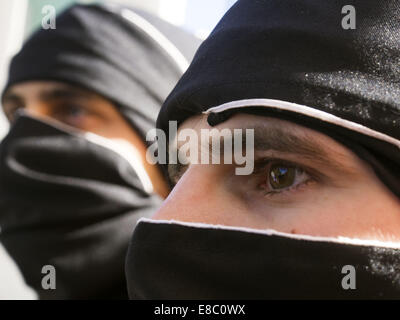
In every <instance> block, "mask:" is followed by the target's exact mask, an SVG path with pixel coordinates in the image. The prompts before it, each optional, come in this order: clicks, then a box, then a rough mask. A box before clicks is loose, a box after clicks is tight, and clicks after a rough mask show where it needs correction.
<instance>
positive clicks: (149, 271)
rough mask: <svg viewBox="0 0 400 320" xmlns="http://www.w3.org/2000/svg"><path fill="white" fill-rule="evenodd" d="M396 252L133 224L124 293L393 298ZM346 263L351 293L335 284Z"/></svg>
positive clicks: (398, 272)
mask: <svg viewBox="0 0 400 320" xmlns="http://www.w3.org/2000/svg"><path fill="white" fill-rule="evenodd" d="M399 251H400V250H399V249H390V248H384V247H375V246H360V245H351V244H342V243H334V242H324V241H310V240H299V239H291V238H287V237H283V236H278V235H263V234H256V233H249V232H242V231H234V230H226V229H212V228H197V227H190V226H182V225H177V224H163V223H161V224H160V223H148V222H140V223H139V224H138V226H137V227H136V229H135V233H134V236H133V238H132V242H131V244H130V248H129V251H128V256H127V268H126V270H127V279H128V290H129V296H130V298H132V299H399V298H400V258H399V257H400V252H399ZM178 257H179V259H177V258H178ZM346 265H352V266H354V268H355V275H356V276H355V287H356V289H347V290H345V289H344V288H343V286H342V281H343V278H344V277H345V276H346V275H348V274H349V272H348V271H346V272H345V273H342V268H343V266H346ZM344 284H347V285H349V284H351V282H350V281H349V280H348V278H347V279H345V280H344Z"/></svg>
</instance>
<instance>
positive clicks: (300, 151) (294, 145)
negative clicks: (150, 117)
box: [168, 126, 353, 181]
mask: <svg viewBox="0 0 400 320" xmlns="http://www.w3.org/2000/svg"><path fill="white" fill-rule="evenodd" d="M240 129H241V130H242V132H243V134H242V136H243V137H245V132H246V129H254V151H255V152H256V151H259V152H262V151H276V152H280V153H282V154H293V155H297V156H300V157H302V158H303V159H308V160H312V161H316V162H318V163H320V164H322V165H323V166H325V167H329V168H330V169H332V170H335V171H337V172H340V173H346V174H352V173H353V172H352V170H351V169H350V168H347V167H345V166H344V164H343V163H341V162H340V161H338V160H337V159H336V158H338V157H339V154H337V153H336V152H334V151H332V150H329V149H327V148H326V147H325V146H324V145H323V143H322V142H319V141H317V139H315V138H314V137H312V136H311V135H310V134H306V133H303V132H301V131H300V130H298V129H297V130H290V129H289V128H281V127H276V126H268V127H267V126H265V127H264V126H256V127H253V128H249V127H244V128H240ZM296 132H297V134H296ZM210 142H211V139H210V141H209V142H208V148H209V151H210V154H211V153H212V152H213V146H212V145H211V143H210ZM242 150H246V139H243V143H242ZM214 151H215V150H214ZM219 151H220V156H221V157H223V153H224V144H223V138H222V137H221V139H220V150H219ZM174 152H176V151H175V150H174ZM256 162H257V161H256ZM186 167H187V165H182V164H180V163H178V164H168V175H169V178H170V179H171V181H176V180H177V179H179V177H180V176H181V175H182V173H183V171H184V169H185V168H186Z"/></svg>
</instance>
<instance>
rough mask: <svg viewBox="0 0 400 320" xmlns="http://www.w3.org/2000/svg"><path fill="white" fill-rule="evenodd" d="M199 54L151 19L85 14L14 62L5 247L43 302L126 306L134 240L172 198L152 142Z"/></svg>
mask: <svg viewBox="0 0 400 320" xmlns="http://www.w3.org/2000/svg"><path fill="white" fill-rule="evenodd" d="M198 44H199V41H198V40H197V39H195V38H194V37H192V36H191V35H189V34H186V33H185V32H183V31H182V30H180V29H178V28H176V27H174V26H172V25H170V24H168V23H166V22H164V21H162V20H160V19H158V18H156V17H153V16H151V15H149V14H146V13H144V12H138V11H135V10H132V9H129V8H126V7H122V6H116V5H106V4H102V5H93V6H83V5H75V6H73V7H71V8H69V9H68V10H66V11H65V12H64V13H62V14H61V15H60V16H59V17H58V18H57V28H56V29H55V30H51V29H49V30H38V31H37V32H36V33H34V34H33V35H32V36H31V37H30V38H29V39H28V41H27V42H26V43H25V44H24V46H23V48H22V49H21V51H20V52H19V53H18V54H17V55H16V56H15V57H14V58H13V59H12V62H11V65H10V70H9V78H8V82H7V84H6V87H5V89H4V92H3V95H2V104H3V107H4V111H5V113H6V115H7V117H8V118H9V120H10V122H11V123H12V126H11V128H10V132H9V133H8V135H7V136H6V137H5V139H4V140H3V142H2V143H1V145H0V226H1V234H0V240H1V242H2V243H3V244H4V246H5V248H6V249H7V251H8V252H9V253H10V255H11V257H13V258H14V259H15V261H16V263H17V265H18V266H19V267H20V269H21V271H22V274H23V276H24V278H25V280H26V281H27V283H28V285H30V286H31V287H33V288H34V289H35V290H36V291H37V292H38V295H39V297H40V298H42V299H80V298H89V299H94V298H126V297H127V291H126V281H125V276H124V259H125V253H126V249H127V246H128V240H129V237H130V234H131V232H132V230H133V228H134V226H135V223H136V221H137V219H138V218H140V217H143V216H148V215H149V214H151V213H153V212H154V211H155V210H156V208H158V206H159V204H160V202H161V198H162V197H165V196H166V195H167V194H168V191H169V186H168V184H167V182H166V181H165V180H164V178H163V175H162V173H161V170H160V168H159V167H158V166H155V165H150V164H149V163H148V162H147V161H146V155H145V153H146V144H147V142H146V135H147V132H148V130H150V129H151V128H153V127H154V125H155V120H156V116H157V113H158V110H159V108H160V106H161V103H162V102H163V100H164V99H165V97H166V96H167V94H168V93H169V91H170V90H171V89H172V87H173V86H174V85H175V84H176V82H177V81H178V79H179V77H180V76H181V75H182V73H183V71H184V70H185V69H186V67H187V65H188V61H189V60H190V59H191V57H192V55H193V54H194V51H195V50H196V48H197V46H198ZM50 273H52V274H50ZM52 276H54V277H53V278H54V279H53V278H51V277H52Z"/></svg>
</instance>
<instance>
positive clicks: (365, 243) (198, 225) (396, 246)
mask: <svg viewBox="0 0 400 320" xmlns="http://www.w3.org/2000/svg"><path fill="white" fill-rule="evenodd" d="M141 222H143V223H153V224H175V225H181V226H186V227H193V228H201V229H217V230H229V231H239V232H247V233H254V234H260V235H265V236H280V237H285V238H290V239H295V240H306V241H317V242H333V243H338V244H350V245H361V246H376V247H384V248H391V249H400V243H397V242H389V241H379V240H364V239H357V238H347V237H337V238H333V237H316V236H309V235H300V234H291V233H285V232H280V231H276V230H273V229H259V230H257V229H251V228H246V227H233V226H224V225H219V224H207V223H196V222H185V221H177V220H154V219H149V218H140V219H139V220H138V221H137V225H138V224H139V223H141Z"/></svg>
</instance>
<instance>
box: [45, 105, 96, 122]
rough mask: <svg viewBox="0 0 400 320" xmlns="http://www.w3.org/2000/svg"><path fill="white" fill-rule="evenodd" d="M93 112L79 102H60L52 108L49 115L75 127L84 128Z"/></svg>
mask: <svg viewBox="0 0 400 320" xmlns="http://www.w3.org/2000/svg"><path fill="white" fill-rule="evenodd" d="M93 116H94V114H93V113H92V112H91V111H90V110H88V109H87V108H85V107H84V106H81V105H79V104H75V103H62V104H57V105H56V106H54V107H53V108H52V112H51V117H53V118H55V119H56V120H58V121H60V122H63V123H65V124H68V125H70V126H73V127H76V128H85V126H86V124H87V122H88V120H90V118H91V117H93Z"/></svg>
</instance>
